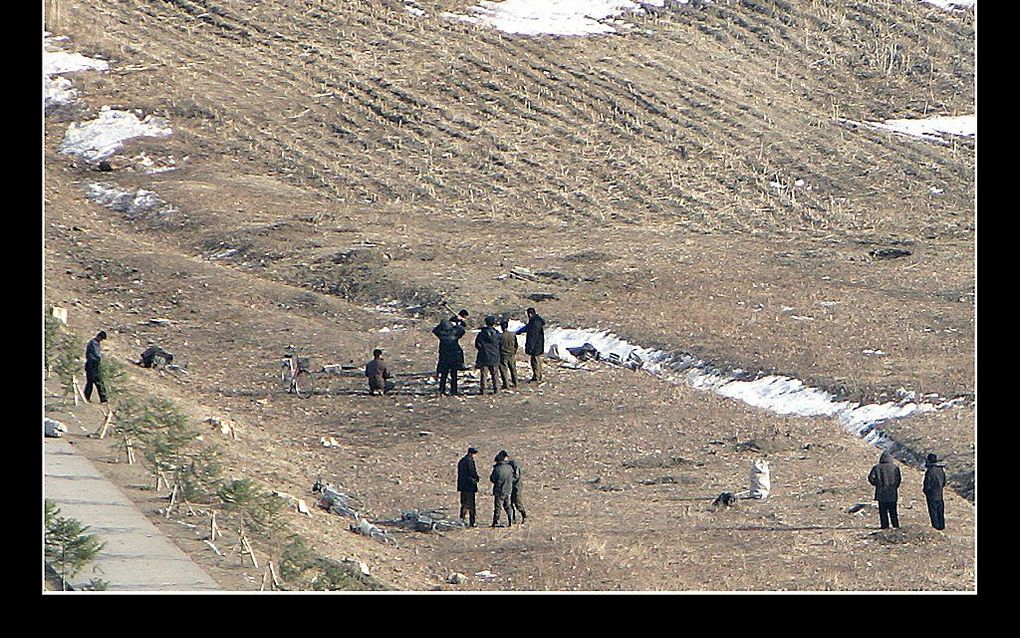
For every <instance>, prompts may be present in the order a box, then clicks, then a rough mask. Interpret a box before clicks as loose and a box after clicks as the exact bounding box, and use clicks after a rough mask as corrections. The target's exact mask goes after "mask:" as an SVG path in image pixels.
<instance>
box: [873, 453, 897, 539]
mask: <svg viewBox="0 0 1020 638" xmlns="http://www.w3.org/2000/svg"><path fill="white" fill-rule="evenodd" d="M868 483H871V484H872V485H874V486H875V500H876V501H878V518H879V522H880V523H881V524H882V529H886V528H888V527H889V522H890V520H891V521H892V526H893V527H899V526H900V519H899V516H897V514H896V501H897V499H898V497H899V487H900V468H899V466H898V465H896V464H895V463H893V458H892V454H889V452H882V456H880V457H879V458H878V465H875V466H874V467H872V468H871V472H870V473H869V474H868Z"/></svg>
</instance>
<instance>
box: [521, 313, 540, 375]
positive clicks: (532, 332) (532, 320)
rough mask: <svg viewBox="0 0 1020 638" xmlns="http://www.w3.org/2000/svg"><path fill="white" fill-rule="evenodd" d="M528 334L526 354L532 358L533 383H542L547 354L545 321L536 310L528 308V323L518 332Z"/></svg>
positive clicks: (525, 344) (525, 345)
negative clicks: (544, 357)
mask: <svg viewBox="0 0 1020 638" xmlns="http://www.w3.org/2000/svg"><path fill="white" fill-rule="evenodd" d="M522 333H526V334H527V335H528V337H527V339H526V340H525V341H524V354H526V355H528V356H530V357H531V381H533V382H541V381H542V355H543V354H545V319H543V318H542V317H539V316H538V312H537V311H536V310H535V309H534V308H528V323H527V324H526V325H525V326H524V327H523V328H521V329H520V330H518V331H517V334H522Z"/></svg>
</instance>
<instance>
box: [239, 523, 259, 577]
mask: <svg viewBox="0 0 1020 638" xmlns="http://www.w3.org/2000/svg"><path fill="white" fill-rule="evenodd" d="M238 531H239V532H240V536H241V561H242V562H243V561H244V555H245V554H248V556H249V557H251V564H252V566H253V567H255V569H258V568H259V562H258V561H257V560H255V551H254V550H253V549H252V548H251V543H249V542H248V537H247V536H245V534H244V529H243V528H242V529H239V530H238Z"/></svg>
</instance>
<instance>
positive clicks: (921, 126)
mask: <svg viewBox="0 0 1020 638" xmlns="http://www.w3.org/2000/svg"><path fill="white" fill-rule="evenodd" d="M854 124H856V123H854ZM863 125H864V126H870V127H871V128H875V129H879V130H884V131H890V132H892V133H899V134H901V135H909V136H910V137H917V138H920V139H923V140H927V141H929V142H938V143H939V144H948V143H949V141H948V140H947V139H946V138H945V137H943V135H956V136H959V137H974V136H975V135H976V134H977V115H959V116H954V117H930V118H926V119H923V120H912V119H901V120H886V121H884V122H864V124H863Z"/></svg>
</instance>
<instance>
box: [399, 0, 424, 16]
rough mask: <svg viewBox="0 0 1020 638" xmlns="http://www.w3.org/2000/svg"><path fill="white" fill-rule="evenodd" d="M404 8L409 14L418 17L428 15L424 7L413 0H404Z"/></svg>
mask: <svg viewBox="0 0 1020 638" xmlns="http://www.w3.org/2000/svg"><path fill="white" fill-rule="evenodd" d="M404 8H405V9H406V10H407V12H408V13H410V14H411V15H416V16H418V17H419V18H427V17H429V14H428V13H426V12H425V10H424V9H422V8H421V7H419V6H418V5H417V3H416V2H414V0H404Z"/></svg>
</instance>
